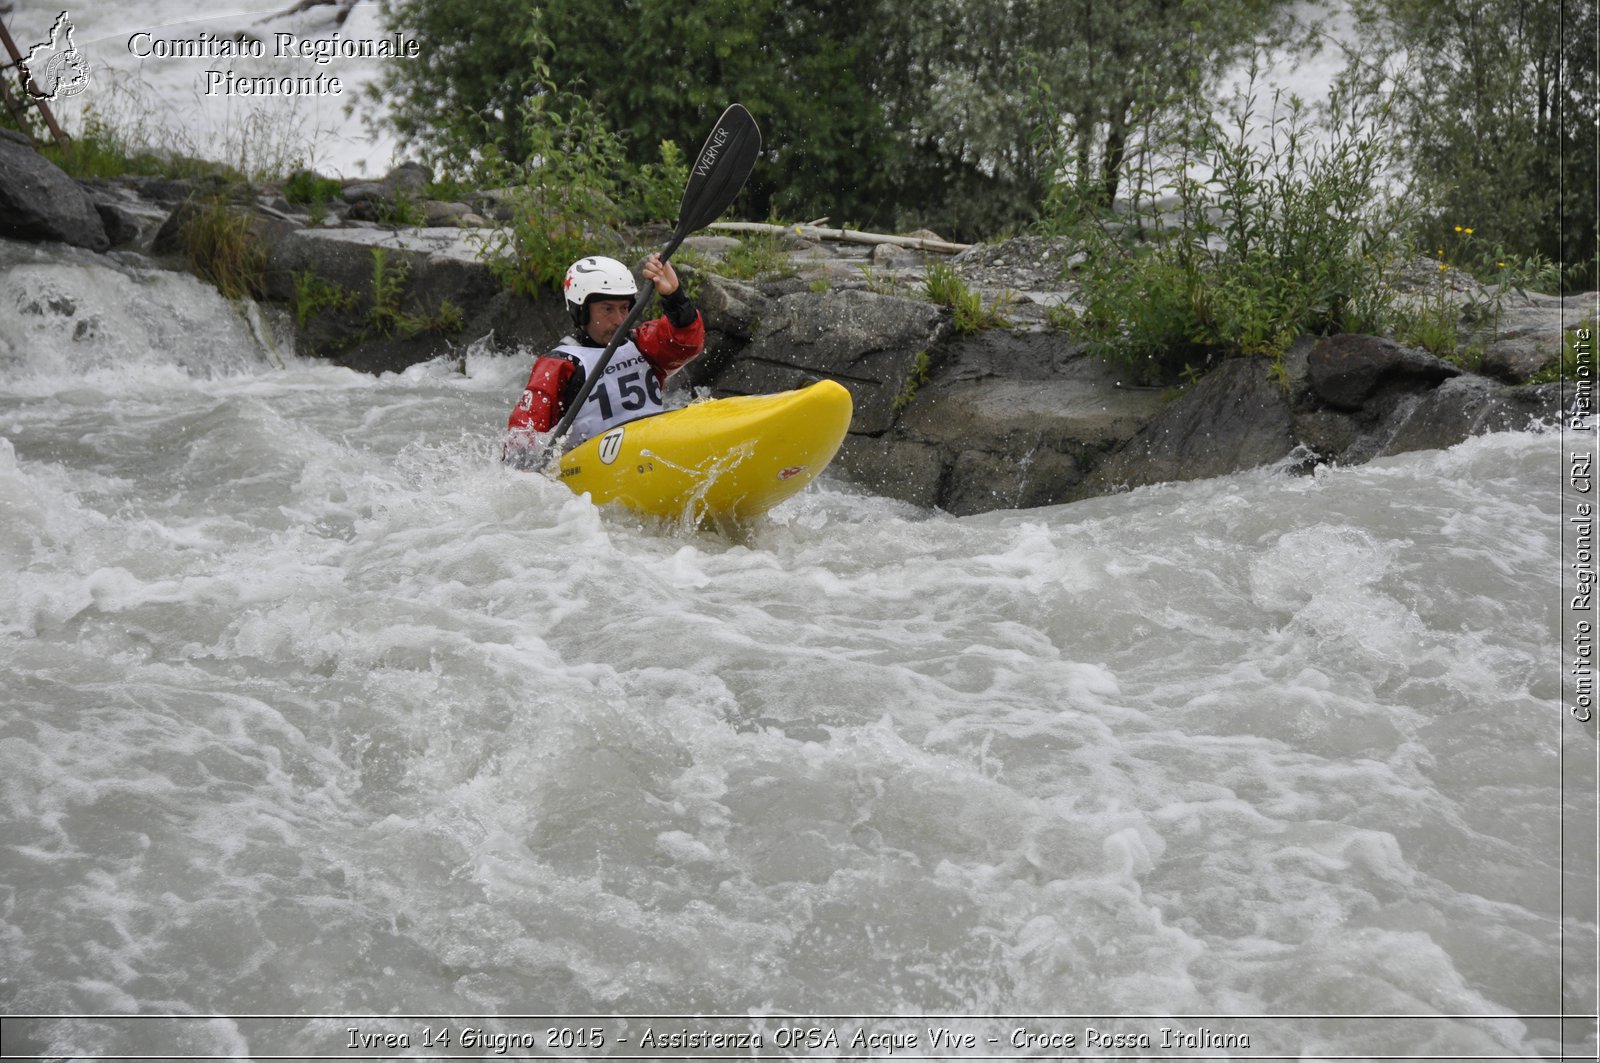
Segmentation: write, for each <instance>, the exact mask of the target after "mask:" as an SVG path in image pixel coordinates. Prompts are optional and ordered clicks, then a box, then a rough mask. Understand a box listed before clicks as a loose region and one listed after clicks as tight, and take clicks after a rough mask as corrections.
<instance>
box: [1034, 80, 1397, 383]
mask: <svg viewBox="0 0 1600 1063" xmlns="http://www.w3.org/2000/svg"><path fill="white" fill-rule="evenodd" d="M1229 117H1230V125H1229V126H1228V127H1224V126H1223V125H1222V124H1221V123H1219V122H1218V121H1217V120H1216V119H1215V118H1213V117H1212V115H1211V113H1210V112H1209V110H1205V109H1201V108H1199V107H1195V108H1192V109H1190V110H1189V111H1188V113H1187V114H1185V115H1184V116H1183V119H1182V121H1181V122H1180V123H1179V124H1178V125H1177V126H1176V127H1175V128H1174V129H1172V130H1171V131H1170V134H1169V136H1170V139H1168V140H1167V141H1166V146H1167V148H1168V151H1169V152H1170V158H1171V162H1170V163H1169V164H1167V165H1166V166H1164V167H1161V168H1155V167H1151V168H1149V169H1147V170H1145V171H1142V172H1136V173H1135V179H1136V182H1137V183H1138V185H1139V186H1140V187H1137V188H1136V189H1135V190H1134V200H1135V202H1136V203H1139V204H1141V206H1140V207H1139V209H1137V210H1134V211H1131V212H1130V213H1128V214H1126V215H1123V216H1120V217H1114V218H1107V217H1105V216H1104V215H1101V216H1097V217H1092V218H1084V219H1081V220H1079V221H1078V222H1077V224H1076V231H1077V232H1078V234H1079V236H1080V238H1081V239H1082V241H1083V245H1084V250H1085V251H1086V252H1087V256H1086V259H1085V263H1084V266H1083V268H1082V271H1081V274H1080V282H1081V289H1082V290H1081V294H1080V301H1081V302H1082V303H1083V305H1084V307H1085V309H1084V311H1083V312H1082V313H1081V314H1077V315H1073V316H1068V317H1065V318H1064V320H1062V321H1061V323H1062V324H1064V325H1065V326H1066V327H1067V328H1068V329H1069V330H1070V331H1072V332H1073V333H1075V334H1076V335H1077V336H1079V337H1080V338H1081V339H1083V340H1084V341H1085V342H1086V343H1087V344H1088V346H1089V348H1090V349H1091V350H1093V351H1095V352H1096V353H1099V354H1101V355H1104V356H1107V357H1110V358H1113V359H1115V360H1118V361H1121V362H1123V363H1125V364H1128V365H1129V366H1131V367H1133V368H1134V369H1135V370H1136V371H1137V372H1138V373H1139V375H1140V377H1141V378H1143V379H1146V380H1149V381H1152V382H1154V381H1170V380H1173V379H1175V378H1176V377H1177V376H1178V375H1179V374H1181V373H1182V371H1183V370H1184V369H1185V368H1186V367H1187V366H1190V365H1194V364H1197V363H1204V362H1209V361H1211V360H1212V359H1213V358H1216V357H1226V356H1234V355H1244V356H1252V355H1261V356H1267V357H1272V358H1278V357H1281V355H1282V354H1283V352H1284V351H1285V350H1287V348H1288V346H1289V344H1290V343H1292V342H1293V341H1294V339H1295V338H1296V337H1297V336H1300V335H1302V334H1305V333H1326V332H1332V331H1375V330H1377V329H1379V328H1380V327H1381V326H1382V324H1383V322H1384V321H1385V320H1386V315H1387V314H1388V311H1389V306H1390V303H1391V301H1392V294H1391V292H1390V288H1389V286H1388V283H1387V281H1388V279H1389V278H1390V277H1391V276H1392V274H1393V273H1394V271H1395V270H1396V268H1397V267H1398V265H1399V264H1400V263H1401V262H1402V261H1404V258H1405V256H1404V254H1403V245H1402V243H1401V239H1400V237H1399V236H1398V235H1397V234H1399V233H1401V232H1403V231H1404V228H1405V227H1404V224H1403V219H1402V217H1401V212H1399V211H1398V210H1397V208H1396V207H1395V206H1394V204H1393V203H1392V201H1390V200H1389V199H1388V197H1387V196H1386V194H1385V192H1384V172H1385V166H1386V164H1387V162H1388V160H1389V155H1388V154H1387V150H1386V147H1385V144H1384V141H1383V138H1382V134H1381V123H1382V121H1383V118H1384V115H1383V112H1382V110H1381V109H1372V108H1369V107H1367V106H1366V105H1365V104H1364V103H1363V102H1362V101H1360V100H1359V99H1357V98H1356V97H1355V96H1353V95H1352V94H1350V93H1349V92H1347V91H1338V92H1336V93H1335V95H1334V97H1333V99H1332V101H1331V104H1330V108H1329V111H1328V115H1327V118H1326V121H1325V124H1324V126H1323V128H1322V130H1321V135H1320V136H1318V135H1316V132H1317V131H1316V130H1315V129H1314V127H1313V125H1312V122H1311V117H1310V115H1309V114H1308V113H1307V111H1306V109H1305V108H1304V107H1303V106H1302V105H1301V104H1300V102H1299V101H1298V100H1296V99H1293V98H1290V99H1288V100H1284V99H1283V98H1282V97H1281V96H1277V95H1275V96H1274V97H1273V107H1272V113H1271V115H1270V117H1269V119H1268V121H1267V123H1266V125H1265V126H1262V124H1261V122H1260V120H1259V119H1258V118H1257V116H1256V113H1255V97H1254V95H1253V92H1252V91H1250V90H1248V89H1247V90H1246V92H1245V93H1244V94H1243V95H1242V97H1241V98H1240V100H1239V101H1238V102H1237V104H1236V105H1235V108H1234V110H1233V112H1232V114H1231V115H1230V116H1229ZM1163 187H1171V188H1174V189H1175V190H1176V196H1175V197H1174V198H1172V199H1171V200H1169V201H1168V202H1166V203H1162V202H1161V201H1160V200H1158V198H1157V193H1158V192H1159V191H1160V190H1161V189H1162V188H1163Z"/></svg>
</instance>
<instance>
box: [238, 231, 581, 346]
mask: <svg viewBox="0 0 1600 1063" xmlns="http://www.w3.org/2000/svg"><path fill="white" fill-rule="evenodd" d="M267 244H268V248H267V271H266V286H267V296H268V298H272V299H277V300H281V301H283V302H286V303H288V304H289V305H290V306H291V307H297V306H298V307H299V309H301V310H302V311H304V312H303V313H302V314H301V317H302V320H301V321H299V322H297V342H298V347H299V349H300V351H301V352H302V353H304V354H310V355H316V356H319V357H326V358H328V359H330V360H331V361H334V362H337V363H339V364H340V365H346V366H349V367H351V368H352V369H360V370H363V371H366V372H374V373H376V372H396V371H399V370H401V369H404V368H405V367H406V366H408V365H412V364H414V363H416V362H422V361H427V360H428V359H430V358H433V357H436V356H438V355H439V354H441V353H443V352H444V351H445V350H447V349H450V348H451V347H459V346H462V345H463V344H464V343H465V342H467V341H470V340H473V339H477V338H479V337H482V336H485V335H487V334H489V333H493V334H494V337H495V340H496V342H497V344H498V345H499V346H501V347H507V346H516V345H525V346H528V347H532V348H536V349H537V348H543V347H548V346H550V345H552V344H554V343H555V342H556V341H557V340H558V339H560V337H561V335H562V333H563V332H564V331H565V330H567V329H568V328H570V327H571V321H570V320H569V319H568V318H567V316H566V312H565V309H564V308H563V304H562V302H561V299H560V296H559V294H557V293H555V292H541V293H540V295H539V297H537V298H532V299H530V298H527V297H525V296H523V295H520V294H518V293H517V292H514V291H512V290H510V289H508V288H505V287H504V286H503V285H502V284H501V283H500V281H499V279H498V278H497V277H496V276H495V275H494V273H493V271H492V270H490V268H489V267H488V266H486V265H484V264H483V263H482V262H480V261H478V258H477V255H476V248H475V247H474V246H473V245H472V243H471V241H470V240H469V239H468V238H467V237H466V236H464V235H463V234H462V231H461V230H459V229H451V228H443V229H414V230H407V231H403V232H396V231H392V230H388V229H376V228H348V229H300V230H296V231H294V232H288V233H284V234H282V236H281V237H279V238H276V239H272V240H269V241H267ZM377 251H381V252H382V256H383V261H384V267H385V273H386V277H387V279H388V281H389V282H390V283H394V284H395V285H397V287H396V290H395V291H394V292H393V293H392V297H393V298H394V300H395V303H396V306H395V309H397V310H400V311H402V312H404V313H405V314H408V315H413V316H417V317H422V318H427V317H431V316H436V315H438V314H440V312H441V310H442V309H444V306H445V303H446V302H448V303H449V304H450V306H452V307H454V308H455V310H457V311H459V314H460V319H461V327H460V328H459V329H455V330H447V331H443V332H441V331H437V330H430V331H425V332H423V333H421V334H420V335H410V336H407V335H392V334H386V333H385V332H383V330H381V329H377V328H375V327H374V325H373V315H372V313H371V310H372V305H373V280H374V274H375V271H376V267H377V261H378V258H377V256H376V255H375V254H374V252H377ZM402 275H403V276H402Z"/></svg>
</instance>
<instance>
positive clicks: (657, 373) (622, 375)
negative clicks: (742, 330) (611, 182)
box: [502, 254, 706, 468]
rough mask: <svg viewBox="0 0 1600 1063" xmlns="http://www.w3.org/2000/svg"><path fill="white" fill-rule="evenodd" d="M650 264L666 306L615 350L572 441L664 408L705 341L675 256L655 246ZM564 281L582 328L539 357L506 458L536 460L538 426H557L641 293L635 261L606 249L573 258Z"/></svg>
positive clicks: (509, 433)
mask: <svg viewBox="0 0 1600 1063" xmlns="http://www.w3.org/2000/svg"><path fill="white" fill-rule="evenodd" d="M643 272H644V277H645V280H647V281H649V282H650V283H651V284H653V285H654V286H655V289H656V294H658V295H660V296H661V307H662V310H664V311H665V313H663V314H662V316H661V317H658V318H656V319H655V320H654V321H647V322H645V323H644V324H642V325H640V326H638V327H637V328H635V329H634V330H633V334H632V335H631V336H630V337H629V338H628V339H626V340H624V341H623V343H622V344H621V345H620V346H618V347H617V349H616V352H615V353H614V354H612V356H611V361H610V362H609V363H608V364H607V365H606V370H605V379H603V380H601V381H600V382H599V383H597V384H596V385H595V386H594V388H593V390H591V391H590V392H589V397H588V399H587V400H586V401H585V402H584V404H583V409H582V410H581V411H579V413H578V416H577V417H576V418H575V419H574V420H573V422H572V428H571V429H570V431H569V433H568V436H567V441H568V444H569V445H571V446H576V445H578V444H579V443H582V442H583V441H584V440H586V439H589V438H590V437H592V436H596V435H599V434H600V433H601V432H604V431H605V430H606V429H608V428H611V427H613V426H615V425H619V424H625V423H627V422H628V421H635V420H638V419H639V418H640V417H649V416H650V415H652V414H657V413H661V412H662V411H663V410H664V409H665V407H664V406H663V405H662V403H661V388H662V386H663V385H664V384H665V383H666V380H667V377H668V376H670V375H671V374H672V373H674V372H676V371H677V370H679V369H681V368H682V367H683V366H685V365H687V364H688V363H689V362H691V361H693V360H694V359H695V358H696V357H698V356H699V354H700V352H701V351H703V350H704V349H705V343H706V328H705V322H704V321H703V320H702V319H701V317H700V311H699V310H697V309H696V308H695V305H694V303H693V301H691V300H690V298H689V295H688V293H687V292H685V291H684V290H683V285H682V284H680V283H679V282H678V274H677V271H676V270H674V269H673V268H672V263H670V262H663V261H661V256H660V255H658V254H652V255H651V256H650V257H649V258H647V259H645V263H644V270H643ZM563 288H564V291H565V296H566V302H567V312H568V313H570V314H571V315H572V323H573V324H574V325H575V326H576V329H575V330H574V331H573V333H572V334H571V335H568V336H563V337H562V339H561V342H560V343H558V344H556V346H555V348H554V349H553V350H551V351H550V353H549V354H545V355H541V356H540V357H539V358H537V359H536V360H535V361H534V363H533V371H532V372H531V373H529V374H528V384H527V387H525V388H524V389H523V392H522V398H521V399H520V400H519V401H518V402H517V405H516V408H515V409H513V410H512V411H511V419H510V422H509V423H508V424H507V426H506V443H505V448H504V450H503V452H502V460H504V461H506V462H508V463H510V464H513V465H516V466H517V467H518V468H525V467H527V466H528V465H529V464H532V463H533V462H534V461H535V460H536V459H537V457H538V455H539V454H540V453H541V452H542V448H541V447H540V445H539V441H538V438H537V433H540V432H548V431H550V430H551V429H552V428H554V427H555V426H556V424H557V423H558V422H559V421H560V420H561V416H562V414H564V413H565V412H566V409H567V405H568V403H569V402H570V401H571V400H572V398H573V397H574V396H575V395H576V394H577V393H578V389H579V388H581V387H583V382H584V380H585V379H586V377H587V374H588V373H589V372H590V370H591V369H592V368H593V367H594V365H595V363H596V362H598V361H599V360H600V355H601V353H602V352H604V350H605V347H606V344H607V343H609V342H610V341H611V337H612V335H613V334H615V332H616V331H617V329H618V328H619V327H621V325H622V322H623V320H624V319H625V318H626V317H627V316H628V311H629V310H630V309H631V308H632V306H633V301H634V299H635V298H637V297H638V295H639V289H638V286H637V285H635V284H634V281H633V274H632V273H631V272H629V270H628V267H627V266H624V265H623V264H622V263H621V262H618V261H617V260H616V259H614V258H606V257H605V256H603V255H591V256H589V257H588V258H581V259H579V260H578V261H576V262H574V263H573V264H572V265H571V266H570V267H568V269H567V277H566V280H565V282H564V283H563Z"/></svg>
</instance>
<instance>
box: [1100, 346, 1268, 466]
mask: <svg viewBox="0 0 1600 1063" xmlns="http://www.w3.org/2000/svg"><path fill="white" fill-rule="evenodd" d="M1294 447H1295V438H1294V423H1293V417H1292V415H1291V412H1290V403H1289V394H1288V391H1287V390H1286V389H1285V388H1284V386H1283V385H1282V383H1280V382H1279V381H1278V380H1276V379H1274V378H1273V375H1272V372H1271V364H1270V363H1269V362H1268V361H1266V360H1265V359H1261V358H1230V359H1227V360H1225V361H1223V362H1222V363H1221V364H1220V365H1218V366H1217V367H1216V368H1215V369H1213V370H1212V371H1211V372H1209V373H1207V374H1206V375H1205V376H1204V377H1202V378H1201V379H1200V381H1199V382H1198V383H1196V384H1195V385H1193V386H1192V387H1191V388H1189V389H1188V390H1187V391H1185V392H1184V393H1183V394H1182V395H1180V396H1179V397H1178V398H1176V399H1175V400H1173V401H1172V402H1170V403H1168V404H1167V405H1166V406H1164V407H1163V408H1162V409H1161V411H1160V412H1159V413H1157V414H1156V415H1155V417H1154V418H1153V419H1151V421H1150V423H1149V424H1148V425H1146V426H1145V427H1144V428H1143V429H1142V430H1141V431H1140V432H1139V434H1138V435H1137V436H1136V437H1135V438H1134V439H1132V440H1130V441H1129V443H1128V445H1127V446H1125V447H1123V448H1122V449H1121V450H1120V451H1118V452H1117V453H1116V454H1115V455H1113V456H1112V457H1110V458H1109V459H1107V460H1106V461H1105V462H1104V463H1103V464H1102V465H1101V466H1100V468H1099V469H1097V470H1096V472H1095V476H1094V484H1095V486H1096V487H1099V488H1103V489H1106V490H1110V489H1114V488H1118V487H1139V486H1143V485H1145V484H1153V483H1162V482H1165V481H1169V480H1199V479H1204V478H1206V477H1211V476H1226V475H1228V474H1229V473H1233V472H1240V471H1242V470H1245V469H1253V468H1256V467H1258V466H1261V465H1270V464H1272V463H1273V462H1276V461H1279V460H1281V459H1282V458H1284V457H1285V456H1287V455H1288V454H1289V453H1290V452H1291V451H1292V450H1293V449H1294Z"/></svg>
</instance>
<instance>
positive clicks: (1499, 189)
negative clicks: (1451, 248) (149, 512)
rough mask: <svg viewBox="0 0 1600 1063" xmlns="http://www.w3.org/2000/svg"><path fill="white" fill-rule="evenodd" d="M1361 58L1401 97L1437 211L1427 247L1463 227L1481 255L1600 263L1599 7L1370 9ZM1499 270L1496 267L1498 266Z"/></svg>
mask: <svg viewBox="0 0 1600 1063" xmlns="http://www.w3.org/2000/svg"><path fill="white" fill-rule="evenodd" d="M1357 10H1358V12H1359V13H1360V15H1361V16H1362V19H1363V26H1364V30H1365V34H1364V36H1365V41H1366V47H1365V48H1364V49H1363V54H1362V56H1361V58H1360V61H1359V67H1360V69H1362V70H1364V71H1365V73H1366V75H1367V79H1368V83H1369V85H1371V86H1372V87H1373V89H1374V91H1392V92H1393V94H1394V113H1395V115H1396V117H1397V119H1398V126H1397V132H1398V133H1399V135H1400V137H1401V139H1402V141H1403V145H1404V148H1405V151H1406V154H1407V159H1408V161H1409V164H1410V166H1411V169H1412V173H1413V177H1414V182H1415V188H1416V191H1417V192H1418V194H1419V199H1420V200H1421V202H1422V203H1423V204H1425V208H1426V210H1427V213H1428V219H1429V220H1428V223H1427V225H1426V227H1425V228H1424V231H1423V233H1422V238H1423V240H1424V241H1425V246H1428V247H1434V246H1443V241H1444V240H1445V238H1446V237H1447V236H1448V234H1450V233H1452V232H1455V231H1456V227H1457V226H1462V227H1466V228H1471V229H1474V230H1475V232H1476V241H1477V244H1478V246H1480V247H1486V248H1489V249H1491V250H1494V249H1498V251H1499V252H1500V254H1499V255H1498V256H1491V257H1496V258H1500V259H1502V260H1503V257H1504V256H1506V255H1511V256H1518V257H1522V258H1528V257H1542V258H1545V259H1548V260H1550V261H1555V262H1562V263H1564V264H1565V265H1566V267H1567V270H1568V283H1569V284H1572V285H1576V286H1579V287H1582V286H1592V285H1593V284H1594V283H1595V281H1596V278H1595V276H1594V264H1595V228H1596V212H1595V194H1594V190H1595V186H1596V170H1595V165H1596V143H1595V123H1596V118H1597V102H1596V94H1595V91H1594V89H1595V78H1596V66H1595V63H1596V59H1595V52H1594V47H1593V45H1594V39H1595V31H1596V27H1595V7H1594V5H1593V4H1566V3H1563V2H1562V0H1456V2H1453V3H1449V4H1438V3H1434V2H1431V0H1361V2H1360V3H1359V5H1358V7H1357ZM1485 264H1486V265H1488V266H1489V267H1490V268H1492V267H1493V263H1492V262H1487V263H1485Z"/></svg>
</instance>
